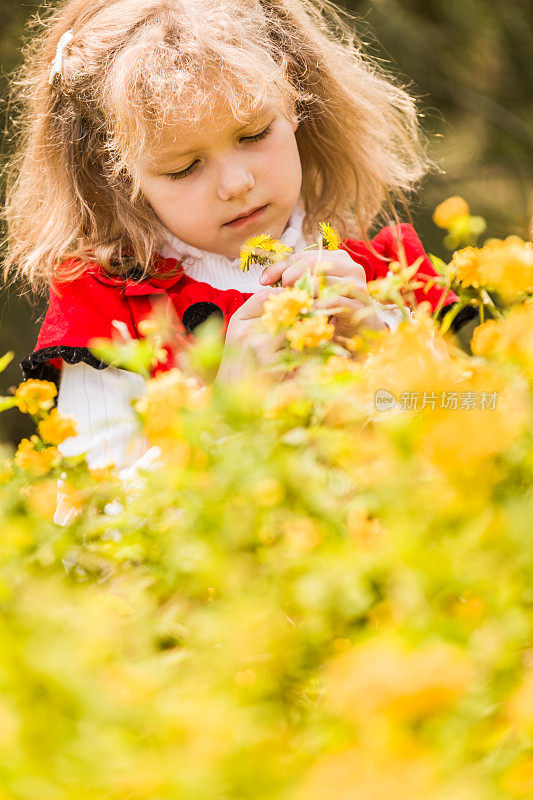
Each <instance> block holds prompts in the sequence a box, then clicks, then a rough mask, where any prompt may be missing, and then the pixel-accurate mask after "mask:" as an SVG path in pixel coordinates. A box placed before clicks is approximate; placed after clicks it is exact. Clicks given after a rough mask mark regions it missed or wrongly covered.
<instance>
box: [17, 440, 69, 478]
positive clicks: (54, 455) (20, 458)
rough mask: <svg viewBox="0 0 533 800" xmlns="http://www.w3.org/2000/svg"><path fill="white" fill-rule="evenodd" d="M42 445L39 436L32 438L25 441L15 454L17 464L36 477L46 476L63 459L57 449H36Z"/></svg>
mask: <svg viewBox="0 0 533 800" xmlns="http://www.w3.org/2000/svg"><path fill="white" fill-rule="evenodd" d="M40 444H41V442H40V440H39V437H38V436H32V437H31V439H23V440H22V441H21V443H20V444H19V446H18V450H17V452H16V453H15V464H16V465H17V466H18V467H20V469H24V470H26V472H29V473H30V474H31V475H34V476H35V477H39V476H40V475H46V473H47V472H50V470H51V469H52V467H54V466H56V465H57V464H58V463H59V461H60V459H61V456H60V455H59V451H58V450H57V448H56V447H46V448H45V449H44V450H37V449H36V448H37V447H38V446H39V445H40Z"/></svg>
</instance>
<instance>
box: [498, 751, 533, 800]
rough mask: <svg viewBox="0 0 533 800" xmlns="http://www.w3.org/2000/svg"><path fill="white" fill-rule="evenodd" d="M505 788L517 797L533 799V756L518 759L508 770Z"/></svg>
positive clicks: (505, 777) (505, 775)
mask: <svg viewBox="0 0 533 800" xmlns="http://www.w3.org/2000/svg"><path fill="white" fill-rule="evenodd" d="M503 788H504V789H505V790H506V791H507V792H509V793H510V794H512V795H514V796H515V797H524V798H528V797H529V798H531V797H533V756H525V757H523V758H520V759H518V761H515V763H514V764H512V765H511V766H510V767H509V768H508V769H507V770H506V772H505V773H504V775H503Z"/></svg>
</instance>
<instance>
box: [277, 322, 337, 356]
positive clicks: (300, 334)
mask: <svg viewBox="0 0 533 800" xmlns="http://www.w3.org/2000/svg"><path fill="white" fill-rule="evenodd" d="M334 333H335V328H334V327H333V325H332V324H331V323H330V322H328V320H327V317H325V316H323V315H320V316H317V317H308V318H307V319H301V320H299V321H298V322H295V323H294V325H293V326H292V328H290V330H289V331H288V332H287V339H288V340H289V342H290V344H291V347H292V348H293V349H294V350H304V349H305V348H312V347H319V345H321V344H325V343H326V342H329V341H331V339H332V338H333V334H334Z"/></svg>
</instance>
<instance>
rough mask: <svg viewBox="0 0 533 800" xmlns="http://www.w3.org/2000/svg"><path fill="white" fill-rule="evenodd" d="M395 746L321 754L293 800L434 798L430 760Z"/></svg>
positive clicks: (434, 773)
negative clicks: (325, 799)
mask: <svg viewBox="0 0 533 800" xmlns="http://www.w3.org/2000/svg"><path fill="white" fill-rule="evenodd" d="M395 745H396V746H394V747H391V746H389V747H386V746H385V747H382V748H376V747H374V748H371V747H368V746H365V745H349V746H344V747H342V748H340V749H339V748H337V749H334V750H332V751H330V752H326V753H325V754H322V755H321V756H320V757H319V758H318V760H317V761H316V762H315V763H314V764H313V765H312V766H311V768H310V769H309V771H308V772H307V774H306V776H305V778H304V780H303V783H302V784H301V786H300V787H299V788H298V790H297V792H296V795H295V800H324V798H327V797H334V798H335V800H369V798H372V800H390V798H391V797H401V798H409V800H428V798H436V797H437V796H438V791H437V783H436V780H437V774H438V773H437V767H436V764H434V763H433V760H432V759H431V757H430V756H429V755H428V754H426V753H425V752H424V751H423V750H422V749H421V748H419V747H417V746H416V745H414V744H412V745H410V743H409V744H404V743H403V742H401V741H398V742H397V743H395ZM440 796H442V795H440Z"/></svg>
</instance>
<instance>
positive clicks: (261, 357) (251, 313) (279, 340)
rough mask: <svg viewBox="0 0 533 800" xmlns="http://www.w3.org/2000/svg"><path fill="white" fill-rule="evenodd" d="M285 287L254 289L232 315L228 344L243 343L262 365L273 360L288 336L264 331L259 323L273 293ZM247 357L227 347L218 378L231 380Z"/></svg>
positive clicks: (227, 337)
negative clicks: (256, 290) (230, 350)
mask: <svg viewBox="0 0 533 800" xmlns="http://www.w3.org/2000/svg"><path fill="white" fill-rule="evenodd" d="M282 291H283V289H282V288H272V287H269V288H268V289H261V290H260V291H259V292H255V294H253V295H252V296H251V297H250V298H248V300H246V302H245V303H243V304H242V306H241V307H240V308H239V309H237V311H236V312H235V313H234V314H233V316H232V317H231V319H230V321H229V324H228V328H227V331H226V345H230V346H231V345H242V347H243V349H245V350H247V351H248V353H249V354H252V355H253V357H254V358H255V360H256V362H258V363H259V365H262V366H264V365H266V364H268V363H270V362H271V361H272V360H273V358H274V356H275V355H276V353H277V352H278V351H279V350H281V349H282V347H283V344H284V341H285V336H284V334H283V333H280V334H278V335H273V334H271V333H268V331H265V330H264V329H263V327H262V326H261V325H260V324H259V320H260V318H261V315H262V314H263V304H264V302H265V300H266V299H267V298H268V297H270V295H272V294H276V293H277V292H282ZM246 363H247V359H246V358H245V357H244V353H243V354H241V355H240V356H236V355H235V353H234V352H233V353H231V352H230V353H229V354H228V352H227V351H226V350H225V351H224V354H223V356H222V361H221V363H220V368H219V370H218V375H217V378H216V380H232V379H235V378H238V377H239V375H241V374H242V371H243V369H244V367H245V366H246Z"/></svg>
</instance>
